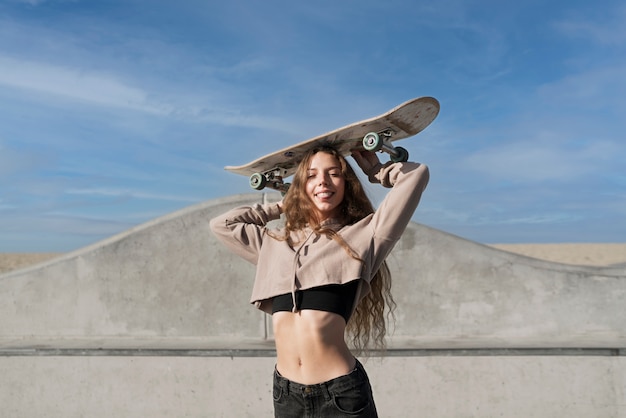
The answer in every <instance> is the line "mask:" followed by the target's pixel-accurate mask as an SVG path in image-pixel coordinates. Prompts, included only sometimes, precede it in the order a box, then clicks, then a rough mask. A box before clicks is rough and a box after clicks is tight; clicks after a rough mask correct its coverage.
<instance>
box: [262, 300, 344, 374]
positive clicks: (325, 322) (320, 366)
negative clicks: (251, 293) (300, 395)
mask: <svg viewBox="0 0 626 418" xmlns="http://www.w3.org/2000/svg"><path fill="white" fill-rule="evenodd" d="M272 323H273V326H274V337H275V340H276V356H277V357H276V368H277V370H278V372H279V373H280V374H281V375H282V376H283V377H285V378H287V379H289V380H291V381H293V382H297V383H301V384H305V385H312V384H316V383H322V382H326V381H328V380H331V379H334V378H336V377H339V376H343V375H346V374H348V373H350V371H352V370H353V369H354V367H355V363H356V360H355V358H354V356H353V355H352V353H350V350H349V349H348V345H347V344H346V342H345V338H344V333H345V329H346V323H345V321H344V319H343V317H341V316H340V315H337V314H335V313H331V312H324V311H316V310H310V309H304V310H301V311H299V312H276V313H274V314H273V315H272Z"/></svg>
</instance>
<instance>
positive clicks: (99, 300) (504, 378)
mask: <svg viewBox="0 0 626 418" xmlns="http://www.w3.org/2000/svg"><path fill="white" fill-rule="evenodd" d="M275 198H276V196H275V195H264V194H253V195H244V196H234V197H230V198H225V199H219V200H216V201H211V202H207V203H205V204H200V205H197V206H194V207H191V208H188V209H186V210H183V211H180V212H177V213H174V214H172V215H169V216H166V217H164V218H160V219H157V220H155V221H153V222H150V223H147V224H145V225H141V226H139V227H137V228H134V229H132V230H130V231H127V232H126V233H123V234H120V235H118V236H115V237H112V238H110V239H108V240H105V241H103V242H100V243H97V244H95V245H93V246H91V247H87V248H84V249H82V250H80V251H77V252H74V253H71V254H68V255H66V256H64V257H62V258H59V259H57V260H53V261H51V262H48V263H45V264H43V265H40V266H35V267H33V268H30V269H25V270H21V271H16V272H12V273H9V274H5V275H1V276H0V405H1V406H0V408H1V409H2V413H1V414H0V416H3V417H5V416H6V417H33V416H37V417H39V416H47V417H83V416H89V417H111V416H116V417H138V416H151V417H182V416H188V417H205V416H206V417H213V416H215V417H220V416H224V417H245V416H271V414H272V408H271V373H272V370H273V364H274V360H273V355H274V353H273V345H272V340H271V337H272V335H271V327H270V326H269V322H268V317H266V316H264V315H263V314H262V313H260V312H258V311H257V310H255V309H254V308H252V307H251V306H250V305H249V304H248V298H249V295H250V291H251V285H252V278H253V274H254V270H253V267H252V266H251V265H248V264H246V263H245V262H243V261H241V260H239V259H238V258H236V257H234V256H232V255H231V254H230V253H229V252H228V251H227V250H225V248H223V247H222V246H221V245H220V244H219V243H217V242H216V241H215V240H214V238H213V237H212V236H211V235H210V233H209V232H208V229H207V222H208V219H210V218H211V217H212V216H213V215H215V214H217V213H221V212H223V211H225V210H226V209H228V208H231V207H233V206H235V205H241V204H251V203H256V202H261V201H263V200H266V199H269V200H272V199H275ZM389 263H390V267H391V269H392V273H393V275H394V295H395V299H396V302H397V303H398V309H397V311H396V316H397V321H396V327H395V332H394V334H393V337H392V338H390V342H389V350H388V352H387V353H386V354H385V356H384V357H372V358H370V359H369V361H367V362H366V363H365V366H366V369H367V370H368V373H369V374H370V378H371V380H372V384H373V387H374V392H375V398H376V402H377V405H378V408H379V412H380V414H381V416H387V417H407V416H429V417H496V416H505V417H561V416H567V417H581V418H583V417H584V418H588V417H602V418H607V417H626V401H625V399H626V360H625V357H624V354H625V351H626V350H625V349H624V348H625V347H626V309H624V300H625V296H626V269H625V268H624V267H623V266H622V267H614V268H586V267H575V266H567V265H562V264H556V263H550V262H543V261H539V260H535V259H530V258H526V257H522V256H517V255H514V254H510V253H506V252H502V251H498V250H495V249H492V248H490V247H486V246H483V245H480V244H476V243H472V242H469V241H466V240H463V239H460V238H458V237H455V236H451V235H449V234H446V233H443V232H441V231H437V230H433V229H431V228H428V227H426V226H423V225H418V224H411V225H410V226H409V228H408V230H407V231H406V233H405V234H404V236H403V239H402V241H401V242H400V243H399V244H398V246H397V247H396V248H395V249H394V251H393V253H392V255H391V256H390V258H389Z"/></svg>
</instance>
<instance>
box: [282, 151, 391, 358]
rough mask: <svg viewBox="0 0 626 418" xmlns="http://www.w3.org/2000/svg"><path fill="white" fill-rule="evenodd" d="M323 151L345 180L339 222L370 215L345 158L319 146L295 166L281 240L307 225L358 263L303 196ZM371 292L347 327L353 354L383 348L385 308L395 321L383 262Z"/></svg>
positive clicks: (355, 176) (373, 281) (357, 308)
mask: <svg viewBox="0 0 626 418" xmlns="http://www.w3.org/2000/svg"><path fill="white" fill-rule="evenodd" d="M318 152H324V153H327V154H330V155H332V156H334V157H335V158H336V159H337V161H339V164H340V167H341V172H342V175H343V178H344V180H345V191H344V198H343V201H342V202H341V204H340V213H341V215H340V219H338V221H339V222H341V224H343V225H351V224H354V223H356V222H358V221H359V220H361V219H363V218H365V217H366V216H368V215H369V214H371V213H373V212H374V207H373V205H372V203H371V201H370V200H369V198H368V197H367V194H366V193H365V189H364V188H363V185H362V184H361V181H360V180H359V178H358V177H357V175H356V173H355V172H354V169H353V168H352V167H351V166H350V164H349V163H348V162H347V161H346V159H345V158H344V157H343V156H342V155H341V154H340V153H338V152H337V151H336V150H335V149H334V148H331V147H319V148H315V149H313V150H311V151H309V152H308V153H307V154H306V155H305V156H304V158H303V160H302V162H301V163H300V164H299V166H298V169H297V170H296V173H295V174H294V178H293V181H292V184H291V186H290V187H289V191H288V192H287V194H286V195H285V197H284V199H283V206H282V208H283V212H284V214H285V237H284V239H286V240H289V239H290V238H289V237H290V236H291V233H292V232H294V231H298V230H301V229H303V228H304V227H306V226H309V227H310V228H312V229H313V230H314V231H316V232H317V233H319V234H324V235H326V236H328V237H329V238H332V239H333V240H335V241H337V242H338V243H339V244H340V245H341V246H342V247H343V249H344V250H345V251H346V252H347V253H348V254H349V255H350V256H351V257H352V258H354V259H357V260H359V261H361V262H363V260H361V259H360V258H359V257H358V256H357V255H356V254H355V252H354V251H353V250H352V249H351V248H350V246H349V245H348V244H347V243H346V242H345V241H344V240H343V238H342V237H341V236H340V235H339V234H337V233H336V232H335V231H334V230H332V229H330V228H325V227H324V225H322V224H321V223H320V219H317V216H316V212H315V210H314V206H313V202H312V201H311V200H310V199H309V197H308V196H307V194H306V182H307V177H308V176H307V174H308V173H307V172H308V169H309V166H310V162H311V160H312V158H313V156H314V155H315V154H317V153H318ZM370 286H371V289H370V290H371V291H370V292H369V293H368V294H367V295H366V296H365V298H364V299H362V300H361V302H360V303H359V304H358V305H357V307H356V310H355V312H354V314H353V315H352V317H351V318H350V321H349V322H348V325H347V328H346V329H347V331H348V333H349V334H350V336H351V339H352V345H353V346H354V348H355V349H356V351H357V353H363V352H365V351H368V350H369V349H370V343H371V342H373V345H374V347H373V348H375V349H384V348H385V334H386V332H387V324H386V320H385V319H386V318H385V315H384V312H385V306H387V308H388V309H389V311H388V316H389V317H391V319H392V320H395V316H394V310H395V307H396V303H395V302H394V300H393V297H392V295H391V273H390V271H389V268H388V266H387V262H386V261H384V262H383V263H382V265H381V267H380V269H379V270H378V271H377V272H376V273H375V274H374V277H373V278H372V280H371V282H370Z"/></svg>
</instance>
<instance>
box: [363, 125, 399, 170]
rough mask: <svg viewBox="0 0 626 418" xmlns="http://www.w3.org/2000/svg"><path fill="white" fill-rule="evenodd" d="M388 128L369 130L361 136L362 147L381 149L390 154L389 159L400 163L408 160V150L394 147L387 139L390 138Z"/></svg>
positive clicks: (371, 149)
mask: <svg viewBox="0 0 626 418" xmlns="http://www.w3.org/2000/svg"><path fill="white" fill-rule="evenodd" d="M391 135H392V132H391V131H390V130H386V131H382V132H378V133H376V132H370V133H368V134H366V135H365V136H364V137H363V148H365V149H366V150H367V151H383V152H386V153H387V154H389V155H390V156H391V161H393V162H394V163H401V162H405V161H408V159H409V152H408V151H407V150H406V149H405V148H402V147H394V146H393V145H391V142H390V141H387V139H389V138H391Z"/></svg>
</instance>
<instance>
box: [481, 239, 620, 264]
mask: <svg viewBox="0 0 626 418" xmlns="http://www.w3.org/2000/svg"><path fill="white" fill-rule="evenodd" d="M492 247H496V248H499V249H501V250H505V251H509V252H512V253H517V254H522V255H525V256H528V257H533V258H539V259H541V260H547V261H556V262H558V263H565V264H577V265H584V266H610V265H614V264H624V263H626V243H620V244H493V245H492Z"/></svg>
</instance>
